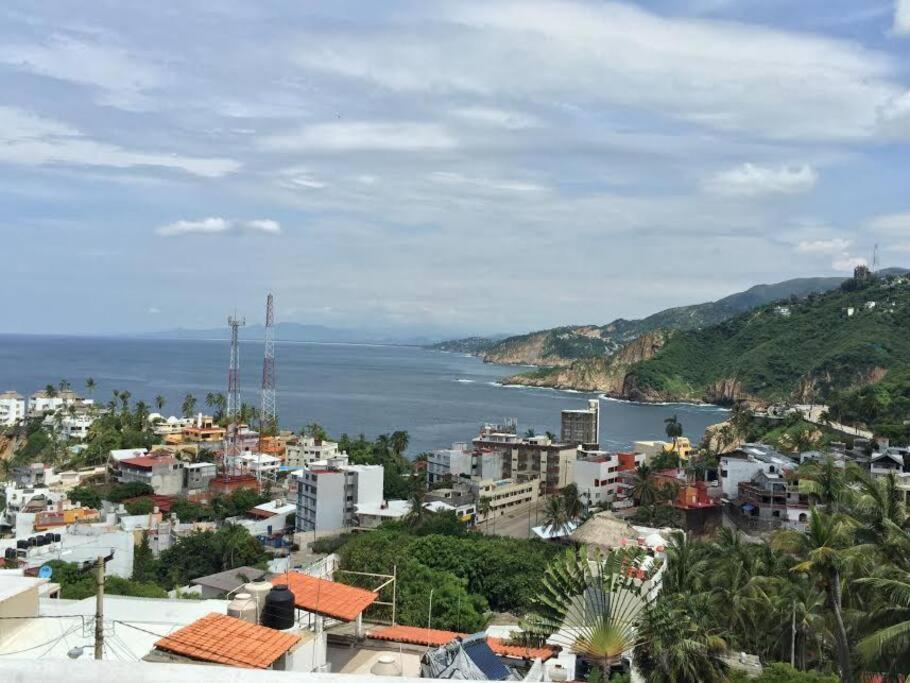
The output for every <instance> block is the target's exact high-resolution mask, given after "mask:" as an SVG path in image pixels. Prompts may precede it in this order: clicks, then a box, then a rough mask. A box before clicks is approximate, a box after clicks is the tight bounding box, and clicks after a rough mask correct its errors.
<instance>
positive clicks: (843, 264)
mask: <svg viewBox="0 0 910 683" xmlns="http://www.w3.org/2000/svg"><path fill="white" fill-rule="evenodd" d="M865 265H868V261H866V259H864V258H860V257H858V256H851V255H850V254H842V255H841V256H840V258H836V259H834V261H833V262H832V263H831V267H832V268H833V269H834V270H840V271H844V272H847V273H852V272H853V269H854V268H856V267H857V266H865Z"/></svg>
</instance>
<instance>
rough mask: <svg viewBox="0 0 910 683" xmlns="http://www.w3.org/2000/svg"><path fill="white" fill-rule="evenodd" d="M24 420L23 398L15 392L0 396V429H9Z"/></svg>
mask: <svg viewBox="0 0 910 683" xmlns="http://www.w3.org/2000/svg"><path fill="white" fill-rule="evenodd" d="M24 419H25V398H24V397H23V396H22V395H21V394H19V393H17V392H15V391H4V392H3V393H2V394H0V427H11V426H13V425H14V424H16V423H17V422H19V421H20V420H24Z"/></svg>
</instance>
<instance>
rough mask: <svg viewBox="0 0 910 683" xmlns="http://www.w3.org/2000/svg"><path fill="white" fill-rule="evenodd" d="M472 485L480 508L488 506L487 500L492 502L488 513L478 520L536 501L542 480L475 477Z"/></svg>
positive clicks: (491, 517)
mask: <svg viewBox="0 0 910 683" xmlns="http://www.w3.org/2000/svg"><path fill="white" fill-rule="evenodd" d="M470 486H471V489H470V490H471V494H472V495H473V496H474V500H475V501H476V503H477V509H478V510H482V509H484V508H485V507H486V505H485V501H486V502H488V503H489V504H490V508H489V512H488V513H487V515H486V516H485V517H483V518H482V519H478V521H482V520H483V519H493V518H494V517H499V516H500V515H503V514H505V512H506V511H507V510H509V509H510V508H513V507H517V506H519V505H527V504H529V503H533V502H535V501H536V500H537V498H538V497H539V496H540V481H539V479H538V478H537V477H531V478H528V479H521V480H518V481H516V480H514V479H498V480H494V479H475V480H474V481H472V482H471V485H470Z"/></svg>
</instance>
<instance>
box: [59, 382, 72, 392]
mask: <svg viewBox="0 0 910 683" xmlns="http://www.w3.org/2000/svg"><path fill="white" fill-rule="evenodd" d="M57 386H58V387H60V393H61V394H62V393H63V392H64V391H69V388H70V383H69V380H67V379H61V380H60V382H59V383H58V384H57Z"/></svg>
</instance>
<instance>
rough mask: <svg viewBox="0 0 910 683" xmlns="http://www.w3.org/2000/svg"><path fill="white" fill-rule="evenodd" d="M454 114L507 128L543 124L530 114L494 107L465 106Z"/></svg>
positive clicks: (475, 121)
mask: <svg viewBox="0 0 910 683" xmlns="http://www.w3.org/2000/svg"><path fill="white" fill-rule="evenodd" d="M452 114H454V115H455V116H457V117H459V118H461V119H464V120H466V121H470V122H473V123H479V124H484V125H488V126H493V127H496V128H505V129H506V130H524V129H527V128H538V127H540V126H541V125H542V122H541V121H540V119H538V118H537V117H536V116H531V115H530V114H523V113H521V112H517V111H507V110H505V109H494V108H493V107H464V108H462V109H454V110H453V111H452Z"/></svg>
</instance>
